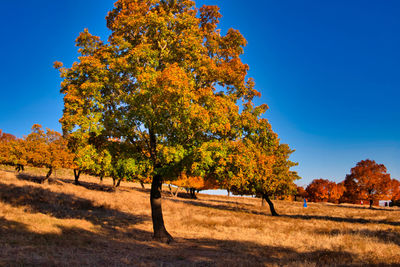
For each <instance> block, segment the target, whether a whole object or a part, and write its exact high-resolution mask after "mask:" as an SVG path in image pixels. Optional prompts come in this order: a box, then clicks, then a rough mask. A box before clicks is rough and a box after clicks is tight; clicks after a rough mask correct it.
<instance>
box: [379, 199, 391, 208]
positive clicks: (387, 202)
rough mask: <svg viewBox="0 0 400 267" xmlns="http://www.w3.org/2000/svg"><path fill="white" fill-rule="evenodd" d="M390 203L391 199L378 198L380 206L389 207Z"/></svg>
mask: <svg viewBox="0 0 400 267" xmlns="http://www.w3.org/2000/svg"><path fill="white" fill-rule="evenodd" d="M390 203H392V201H391V200H379V206H380V207H389V206H390Z"/></svg>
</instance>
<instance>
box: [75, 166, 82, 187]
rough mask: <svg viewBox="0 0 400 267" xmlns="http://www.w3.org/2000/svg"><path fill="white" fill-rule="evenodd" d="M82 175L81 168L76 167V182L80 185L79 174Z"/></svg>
mask: <svg viewBox="0 0 400 267" xmlns="http://www.w3.org/2000/svg"><path fill="white" fill-rule="evenodd" d="M80 175H81V170H77V169H74V177H75V184H76V185H79V184H80V183H79V176H80Z"/></svg>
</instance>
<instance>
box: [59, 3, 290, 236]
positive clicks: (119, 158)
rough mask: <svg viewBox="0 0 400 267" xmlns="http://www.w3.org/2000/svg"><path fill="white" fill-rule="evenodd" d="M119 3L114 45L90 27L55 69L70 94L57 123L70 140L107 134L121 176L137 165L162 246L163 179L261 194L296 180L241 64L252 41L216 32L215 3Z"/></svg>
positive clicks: (112, 16)
mask: <svg viewBox="0 0 400 267" xmlns="http://www.w3.org/2000/svg"><path fill="white" fill-rule="evenodd" d="M114 6H115V7H114V9H113V10H112V11H111V12H109V14H108V16H107V17H106V20H107V27H108V28H109V29H110V31H111V35H110V36H109V38H108V41H107V42H104V41H101V40H100V38H99V37H97V36H94V35H92V34H90V33H89V31H88V30H86V29H85V30H84V32H82V33H81V34H80V35H79V37H78V38H77V39H76V44H77V46H78V47H79V53H80V57H79V61H78V62H75V63H74V64H73V66H72V67H70V68H63V67H62V64H61V63H58V62H56V63H55V67H56V68H59V69H60V71H61V76H62V78H63V82H62V84H61V92H62V93H63V94H64V95H65V96H64V113H63V117H62V118H61V120H60V121H61V123H62V125H63V131H64V133H65V135H67V136H77V138H78V139H83V140H87V138H86V137H84V138H82V136H84V135H90V134H91V135H94V136H95V137H104V138H103V139H102V140H105V142H106V144H105V145H104V146H103V147H106V148H107V149H108V151H109V152H110V153H111V155H113V161H114V162H116V164H117V163H118V162H119V163H118V164H119V165H118V164H117V165H115V166H120V167H121V168H119V170H120V171H121V172H120V173H122V172H126V171H128V169H126V168H125V167H126V166H130V167H132V166H135V167H134V168H130V171H134V173H135V175H143V176H146V175H144V173H148V172H151V173H152V189H151V194H150V200H151V207H152V218H153V226H154V237H155V238H156V239H158V240H161V241H165V242H169V241H170V240H172V237H171V236H170V235H169V233H168V232H167V231H166V229H165V226H164V221H163V216H162V210H161V193H160V190H161V185H162V182H163V179H168V180H173V179H177V178H179V177H182V174H184V175H186V176H187V177H202V178H203V179H205V180H207V179H212V180H214V181H218V182H219V184H221V185H227V186H235V187H236V188H243V189H244V190H256V191H259V192H260V193H266V192H268V193H269V191H268V190H273V191H274V190H277V188H279V187H280V185H281V184H288V183H281V182H280V181H284V180H285V179H286V180H288V181H289V180H290V181H293V177H295V176H293V174H294V173H291V172H290V171H289V170H288V168H290V166H291V165H292V164H291V163H289V166H288V165H287V164H288V163H287V162H288V161H287V159H288V155H289V154H290V153H291V152H289V151H290V150H289V148H288V147H287V146H284V145H279V140H278V138H277V135H276V134H275V133H274V132H273V131H272V129H271V126H270V125H269V123H268V121H267V120H265V119H261V117H260V116H261V115H262V114H263V113H264V112H265V111H266V109H267V105H265V104H263V105H259V106H257V105H255V104H254V103H253V98H254V97H256V96H259V95H260V93H259V92H258V91H257V90H255V88H254V86H255V83H254V81H253V79H251V78H248V77H247V72H248V70H249V66H248V65H246V64H244V63H243V62H242V60H241V59H240V55H242V54H243V52H244V50H243V49H244V47H245V45H246V40H245V38H244V37H243V36H242V35H241V34H240V32H239V31H238V30H234V29H229V30H228V31H227V33H226V34H224V35H223V34H222V33H221V31H220V30H219V29H217V26H218V23H219V19H220V18H221V14H220V13H219V8H218V7H217V6H203V7H201V8H197V7H195V3H194V1H190V0H149V1H141V0H119V1H117V2H116V3H115V5H114ZM109 140H118V142H112V144H111V142H110V141H109ZM83 143H85V142H83ZM118 146H120V148H118ZM121 147H124V148H123V149H121ZM113 151H123V153H114V154H113ZM124 162H125V165H124V164H123V163H124ZM121 164H122V165H121ZM126 164H127V165H126ZM123 166H125V167H123ZM273 166H275V167H273ZM141 172H144V173H141ZM117 173H118V172H117ZM262 177H267V178H268V179H266V178H262ZM289 177H290V178H289ZM248 179H251V181H250V180H248ZM260 180H261V181H260ZM249 184H252V186H251V188H250V187H249V186H248V185H249ZM283 187H285V186H283ZM283 187H282V188H283ZM271 188H274V189H271Z"/></svg>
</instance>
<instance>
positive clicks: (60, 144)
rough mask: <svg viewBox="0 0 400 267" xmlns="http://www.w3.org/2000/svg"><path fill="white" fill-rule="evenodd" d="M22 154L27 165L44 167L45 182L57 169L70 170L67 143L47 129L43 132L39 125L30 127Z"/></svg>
mask: <svg viewBox="0 0 400 267" xmlns="http://www.w3.org/2000/svg"><path fill="white" fill-rule="evenodd" d="M23 144H24V146H25V151H24V154H23V155H22V156H21V157H23V158H26V162H27V164H29V165H31V166H35V167H45V168H48V169H49V171H48V172H47V174H46V178H45V180H47V179H48V178H49V177H50V175H51V174H52V173H53V171H54V169H57V168H71V166H72V159H73V155H72V154H71V153H70V152H69V149H68V146H67V141H66V140H65V139H64V138H63V137H62V135H61V134H60V133H58V132H56V131H53V130H50V129H47V131H46V132H45V131H44V130H43V128H42V126H41V125H39V124H35V125H33V126H32V132H31V133H30V134H29V135H28V136H26V137H25V138H24V141H23Z"/></svg>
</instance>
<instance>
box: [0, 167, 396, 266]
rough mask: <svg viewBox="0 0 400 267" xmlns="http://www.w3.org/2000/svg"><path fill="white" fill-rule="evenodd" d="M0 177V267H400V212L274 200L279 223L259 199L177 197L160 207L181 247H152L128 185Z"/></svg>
mask: <svg viewBox="0 0 400 267" xmlns="http://www.w3.org/2000/svg"><path fill="white" fill-rule="evenodd" d="M2 169H3V170H4V171H0V237H1V238H0V265H31V264H33V265H61V266H62V265H118V266H121V265H138V266H141V265H143V266H149V265H150V266H151V265H154V266H161V265H162V264H163V263H164V265H165V263H166V265H167V266H187V265H199V266H204V265H205V266H208V265H211V266H213V265H226V266H232V265H235V266H236V265H245V266H257V265H272V266H273V265H276V266H281V265H293V266H301V265H303V266H314V265H317V266H318V265H336V264H337V265H343V264H344V265H352V264H354V265H367V264H370V265H375V264H376V265H380V264H383V263H385V264H393V265H397V264H400V210H399V209H396V208H385V209H376V210H369V209H366V208H365V207H362V206H357V205H339V206H338V205H331V204H316V203H309V207H308V208H306V209H305V208H303V207H302V203H300V202H298V203H293V202H286V201H275V204H276V207H277V210H278V212H280V213H281V214H282V215H283V216H280V217H278V218H276V217H272V216H270V215H269V211H268V209H267V208H262V207H261V206H260V200H259V199H252V198H228V197H221V196H206V195H200V196H199V199H198V200H190V199H184V198H171V197H170V196H169V194H167V193H166V194H165V196H164V202H163V205H164V206H163V208H164V217H165V222H166V226H167V229H168V230H169V231H170V233H171V234H172V235H173V236H174V237H175V239H176V242H174V243H173V244H170V245H164V244H159V243H157V242H153V241H152V240H151V235H152V224H151V214H150V203H149V202H150V201H149V193H148V189H146V190H142V189H141V188H140V185H136V184H132V183H130V184H128V183H123V184H122V187H121V189H119V190H118V191H116V192H114V191H113V190H112V188H111V181H110V180H107V179H106V180H105V182H104V184H103V185H99V184H98V180H97V179H96V178H93V177H89V176H83V177H82V183H83V185H84V186H75V185H73V184H72V181H73V177H72V172H71V173H70V172H67V171H62V172H58V173H57V177H58V179H57V181H55V182H53V183H50V184H38V183H36V182H35V181H34V180H35V179H37V178H38V177H40V176H42V175H44V174H45V172H46V171H45V170H40V169H28V170H27V171H26V172H25V173H28V174H30V175H26V174H25V175H17V176H16V175H15V174H14V172H12V171H10V169H8V170H6V168H5V167H2Z"/></svg>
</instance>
